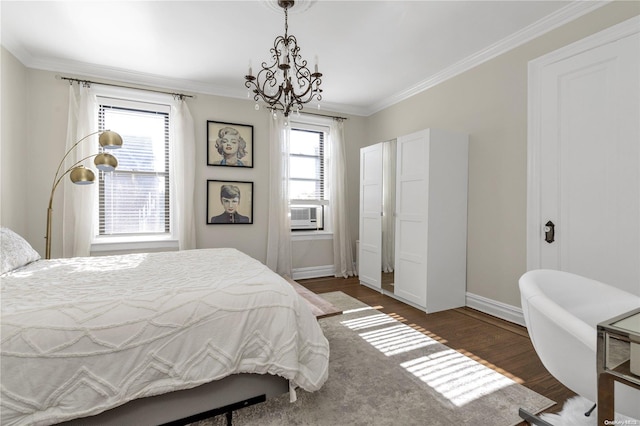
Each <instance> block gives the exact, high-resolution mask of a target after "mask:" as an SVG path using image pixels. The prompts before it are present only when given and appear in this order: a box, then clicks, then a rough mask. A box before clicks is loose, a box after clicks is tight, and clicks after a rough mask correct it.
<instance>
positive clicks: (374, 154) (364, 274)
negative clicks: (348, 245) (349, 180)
mask: <svg viewBox="0 0 640 426" xmlns="http://www.w3.org/2000/svg"><path fill="white" fill-rule="evenodd" d="M382 161H383V157H382V144H376V145H372V146H369V147H366V148H362V149H361V150H360V249H359V253H358V264H359V271H358V274H359V276H360V281H361V282H362V283H364V284H367V285H369V286H372V287H376V288H381V286H382Z"/></svg>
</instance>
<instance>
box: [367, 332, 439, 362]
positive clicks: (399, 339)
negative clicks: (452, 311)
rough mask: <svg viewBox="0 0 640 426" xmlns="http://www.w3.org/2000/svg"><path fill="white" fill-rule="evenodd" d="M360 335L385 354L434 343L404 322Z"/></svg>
mask: <svg viewBox="0 0 640 426" xmlns="http://www.w3.org/2000/svg"><path fill="white" fill-rule="evenodd" d="M360 337H362V338H363V339H364V340H365V341H366V342H368V343H370V344H371V345H372V346H373V347H374V348H376V349H378V350H379V351H380V352H382V353H383V354H385V355H386V356H391V355H396V354H399V353H403V352H408V351H411V350H414V349H419V348H424V347H426V346H429V345H433V344H434V343H436V341H435V340H433V339H431V338H430V337H428V336H425V335H424V334H422V333H420V332H418V331H416V330H414V329H412V328H411V327H408V326H406V325H404V324H399V325H395V326H392V327H385V328H382V329H379V330H374V331H369V332H366V333H362V334H360Z"/></svg>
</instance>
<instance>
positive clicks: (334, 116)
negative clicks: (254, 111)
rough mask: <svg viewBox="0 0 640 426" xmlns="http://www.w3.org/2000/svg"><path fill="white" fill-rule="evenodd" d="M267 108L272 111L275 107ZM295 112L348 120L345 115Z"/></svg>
mask: <svg viewBox="0 0 640 426" xmlns="http://www.w3.org/2000/svg"><path fill="white" fill-rule="evenodd" d="M267 109H269V110H271V112H274V110H275V108H267ZM296 114H306V115H315V116H318V117H325V118H335V119H336V120H348V118H347V117H339V116H337V115H329V114H318V113H315V112H306V111H297V112H296Z"/></svg>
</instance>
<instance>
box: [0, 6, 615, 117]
mask: <svg viewBox="0 0 640 426" xmlns="http://www.w3.org/2000/svg"><path fill="white" fill-rule="evenodd" d="M611 1H613V0H594V1H591V0H583V1H572V2H571V3H569V4H568V5H567V6H565V7H563V8H561V9H559V10H558V11H556V12H555V13H553V14H551V15H549V16H547V17H545V18H543V19H541V20H539V21H537V22H535V23H533V24H531V25H529V26H528V27H526V28H524V29H523V30H521V31H519V32H516V33H514V34H513V35H511V36H509V37H507V38H505V39H503V40H501V41H499V42H497V43H495V44H493V45H491V46H489V47H488V48H486V49H483V50H481V51H479V52H476V53H475V54H473V55H471V56H468V57H467V58H465V59H464V60H462V61H460V62H457V63H455V64H453V65H451V66H450V67H447V68H445V69H444V70H442V71H441V72H439V73H436V74H434V75H432V76H430V77H428V78H427V79H425V80H423V81H422V82H420V83H418V84H417V85H415V86H413V87H410V88H408V89H406V90H403V91H401V92H399V93H397V94H395V95H393V96H390V97H388V98H386V99H384V100H382V101H380V102H376V103H374V104H372V105H370V106H357V105H348V104H337V103H330V102H325V101H323V102H322V104H321V108H322V109H323V110H326V111H331V112H334V113H340V114H351V115H357V116H369V115H372V114H375V113H376V112H379V111H381V110H383V109H385V108H388V107H390V106H392V105H395V104H397V103H399V102H401V101H404V100H406V99H408V98H410V97H412V96H415V95H416V94H418V93H421V92H423V91H425V90H427V89H430V88H432V87H434V86H437V85H438V84H441V83H443V82H445V81H447V80H449V79H450V78H453V77H455V76H457V75H459V74H462V73H463V72H465V71H468V70H470V69H472V68H474V67H476V66H478V65H480V64H482V63H484V62H486V61H489V60H491V59H493V58H495V57H496V56H499V55H501V54H503V53H506V52H508V51H510V50H512V49H514V48H516V47H518V46H520V45H522V44H524V43H526V42H528V41H531V40H533V39H535V38H536V37H539V36H541V35H543V34H545V33H547V32H549V31H551V30H554V29H556V28H558V27H560V26H562V25H564V24H566V23H569V22H571V21H573V20H575V19H577V18H579V17H581V16H583V15H586V14H587V13H590V12H592V11H594V10H596V9H598V8H600V7H602V6H604V5H606V4H608V3H610V2H611ZM307 3H308V4H306V8H307V9H308V8H309V7H311V6H312V5H313V3H315V0H308V1H307ZM300 9H301V11H303V10H302V9H304V10H306V9H305V8H304V7H300ZM2 44H3V46H4V47H5V48H6V49H7V50H9V51H10V52H11V53H12V54H13V55H14V56H15V57H16V58H17V59H18V60H19V61H20V62H21V63H22V64H23V65H25V66H26V67H28V68H34V69H41V70H46V71H53V72H59V73H65V74H75V75H82V76H83V77H87V78H89V77H90V78H98V79H106V80H114V81H120V82H123V83H128V84H134V85H139V86H151V87H161V88H163V89H169V90H177V91H181V92H186V93H196V94H203V95H213V96H224V97H229V98H235V99H245V100H246V99H247V98H246V91H245V90H243V89H234V88H229V87H224V86H221V85H213V84H210V83H204V82H199V81H194V80H184V79H173V78H167V77H165V76H160V75H155V74H148V73H136V72H131V71H128V70H123V69H119V68H112V67H105V66H96V65H91V64H87V63H83V62H68V61H58V60H55V59H51V58H43V59H36V58H34V57H33V56H31V55H30V54H29V53H28V52H26V51H25V50H24V49H22V48H20V47H18V46H19V44H17V43H13V41H12V40H8V39H6V38H5V39H3V40H2Z"/></svg>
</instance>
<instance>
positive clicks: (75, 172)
mask: <svg viewBox="0 0 640 426" xmlns="http://www.w3.org/2000/svg"><path fill="white" fill-rule="evenodd" d="M98 133H100V136H99V137H98V143H100V146H101V147H102V148H104V149H118V148H121V147H122V137H121V136H120V135H119V134H118V133H116V132H113V131H111V130H105V131H103V132H100V131H98V132H93V133H90V134H88V135H87V136H85V137H83V138H82V139H80V140H78V141H77V142H76V143H75V144H73V145H72V146H71V148H69V149H68V150H67V152H66V153H65V154H64V157H62V161H60V164H59V165H58V169H57V170H56V174H55V176H54V177H53V185H52V186H51V195H50V197H49V207H48V209H47V234H46V235H45V237H44V238H45V240H46V244H45V258H46V259H51V215H52V213H53V195H54V194H55V191H56V188H57V187H58V184H59V183H60V181H62V178H63V177H64V176H65V175H67V174H68V175H69V178H70V179H71V182H73V183H74V184H76V185H91V184H92V183H93V182H94V181H95V179H96V175H95V173H94V172H93V170H91V169H88V168H86V167H84V166H83V165H82V162H83V161H85V160H88V159H89V158H92V157H93V164H94V165H95V166H96V167H97V168H98V170H101V171H103V172H112V171H114V170H115V169H116V167H118V160H117V159H116V157H114V156H113V155H111V154H109V153H108V152H100V153H97V154H91V155H88V156H86V157H84V158H82V159H80V160H78V161H76V162H75V163H74V164H73V165H72V166H71V167H69V168H68V169H66V170H64V168H63V166H64V161H65V159H66V158H67V157H68V156H69V154H71V152H72V151H73V150H74V149H75V148H76V147H77V146H78V145H79V144H80V143H81V142H82V141H84V140H86V139H88V138H89V137H90V136H94V135H96V134H98ZM63 170H64V172H63Z"/></svg>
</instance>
